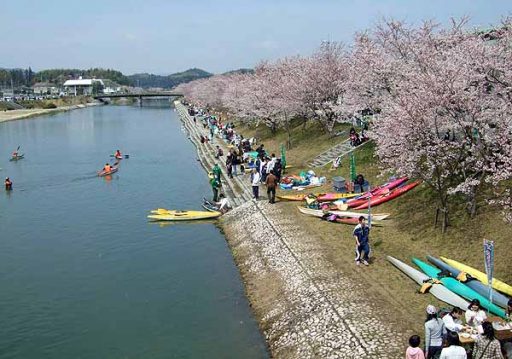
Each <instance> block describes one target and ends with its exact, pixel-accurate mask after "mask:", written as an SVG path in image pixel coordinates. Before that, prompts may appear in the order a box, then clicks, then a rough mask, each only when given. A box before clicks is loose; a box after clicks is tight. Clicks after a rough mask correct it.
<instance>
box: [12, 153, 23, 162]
mask: <svg viewBox="0 0 512 359" xmlns="http://www.w3.org/2000/svg"><path fill="white" fill-rule="evenodd" d="M24 157H25V155H24V154H23V155H19V156H13V157H11V159H10V160H9V161H19V160H21V159H23V158H24Z"/></svg>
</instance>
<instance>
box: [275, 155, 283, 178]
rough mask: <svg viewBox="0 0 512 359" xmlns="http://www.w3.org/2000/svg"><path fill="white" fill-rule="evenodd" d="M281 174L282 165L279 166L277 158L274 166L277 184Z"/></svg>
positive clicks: (279, 160) (279, 161)
mask: <svg viewBox="0 0 512 359" xmlns="http://www.w3.org/2000/svg"><path fill="white" fill-rule="evenodd" d="M282 173H283V165H282V164H281V159H280V158H278V159H277V160H276V164H275V165H274V175H275V176H276V177H277V183H279V182H281V174H282Z"/></svg>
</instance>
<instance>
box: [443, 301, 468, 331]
mask: <svg viewBox="0 0 512 359" xmlns="http://www.w3.org/2000/svg"><path fill="white" fill-rule="evenodd" d="M462 314H463V311H462V309H460V308H457V307H453V309H452V310H451V312H450V313H447V314H446V315H445V316H444V317H443V322H444V326H445V327H446V329H448V330H449V331H452V332H460V331H461V330H462V328H464V326H463V325H462V321H461V320H460V319H459V318H460V317H461V316H462Z"/></svg>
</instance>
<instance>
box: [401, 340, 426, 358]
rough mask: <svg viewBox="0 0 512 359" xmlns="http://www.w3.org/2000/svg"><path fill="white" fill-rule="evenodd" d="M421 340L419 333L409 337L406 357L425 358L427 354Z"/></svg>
mask: <svg viewBox="0 0 512 359" xmlns="http://www.w3.org/2000/svg"><path fill="white" fill-rule="evenodd" d="M420 342H421V339H420V337H419V335H412V336H411V337H410V338H409V347H408V348H407V350H406V351H405V359H425V354H423V350H421V348H420Z"/></svg>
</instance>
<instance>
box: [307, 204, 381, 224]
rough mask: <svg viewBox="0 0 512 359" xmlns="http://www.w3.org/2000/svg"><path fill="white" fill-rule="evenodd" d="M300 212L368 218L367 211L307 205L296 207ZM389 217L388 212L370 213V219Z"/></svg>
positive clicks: (316, 215) (379, 219)
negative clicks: (325, 209)
mask: <svg viewBox="0 0 512 359" xmlns="http://www.w3.org/2000/svg"><path fill="white" fill-rule="evenodd" d="M297 208H298V209H299V211H300V212H302V213H304V214H308V215H311V216H315V217H322V216H323V215H324V214H325V213H332V214H335V215H337V216H340V217H348V218H356V219H357V220H359V217H361V216H363V217H364V218H365V219H368V214H367V213H358V212H347V211H331V210H328V211H323V210H321V209H313V208H307V207H297ZM388 217H389V213H375V214H372V220H374V221H382V220H384V219H386V218H388Z"/></svg>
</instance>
